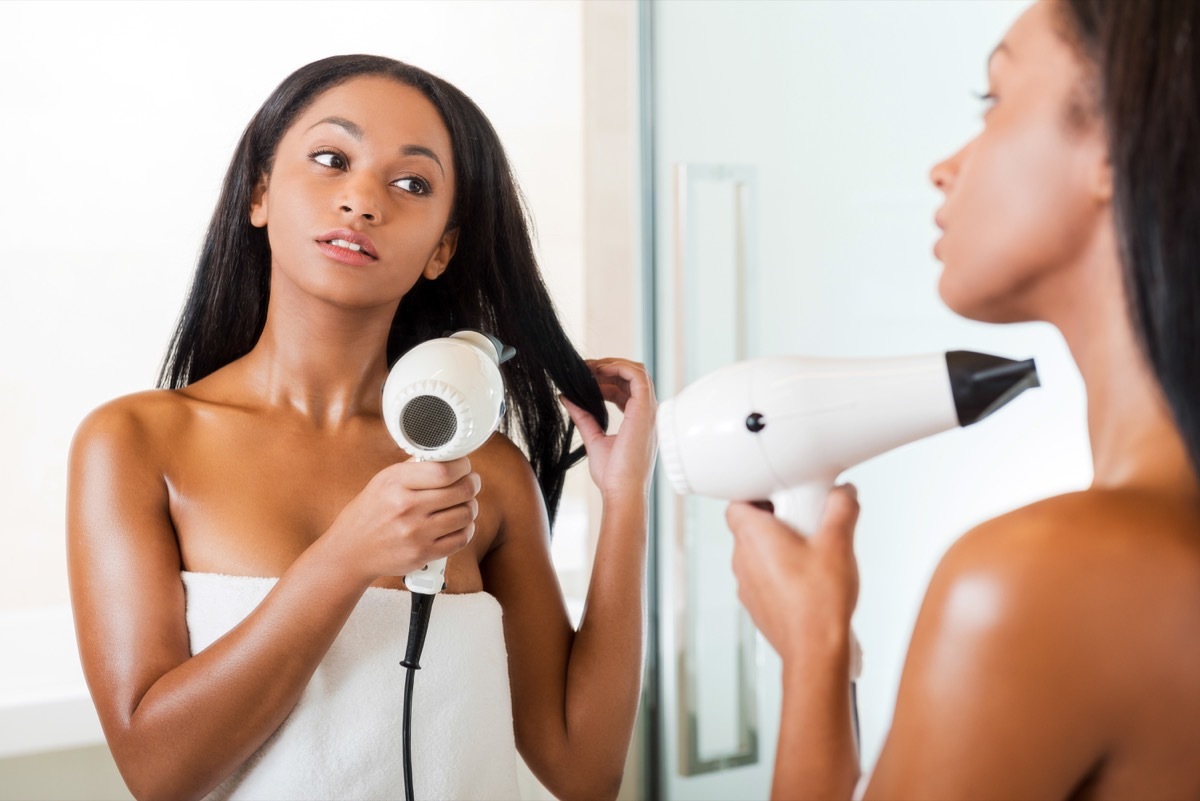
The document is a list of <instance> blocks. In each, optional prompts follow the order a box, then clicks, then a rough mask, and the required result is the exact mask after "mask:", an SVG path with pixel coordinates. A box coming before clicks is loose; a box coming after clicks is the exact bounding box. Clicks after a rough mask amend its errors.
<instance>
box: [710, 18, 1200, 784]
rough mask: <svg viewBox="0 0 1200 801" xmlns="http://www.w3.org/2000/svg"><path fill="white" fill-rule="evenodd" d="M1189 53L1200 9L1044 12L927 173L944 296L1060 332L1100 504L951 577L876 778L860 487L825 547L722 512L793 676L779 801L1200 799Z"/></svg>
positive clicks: (1069, 503)
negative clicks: (857, 548)
mask: <svg viewBox="0 0 1200 801" xmlns="http://www.w3.org/2000/svg"><path fill="white" fill-rule="evenodd" d="M1198 35H1200V4H1197V3H1195V2H1194V1H1193V0H1138V1H1137V2H1118V1H1117V0H1112V1H1111V2H1109V1H1106V0H1039V2H1037V3H1035V4H1033V5H1031V6H1030V7H1029V8H1028V9H1027V10H1026V12H1025V13H1024V14H1023V15H1022V16H1021V17H1020V18H1019V19H1018V20H1017V22H1016V23H1015V24H1014V25H1013V26H1012V28H1011V29H1010V30H1009V31H1008V33H1007V34H1006V35H1005V36H1004V38H1003V40H1002V41H1001V42H1000V43H999V45H998V46H997V47H996V49H995V51H994V52H993V53H992V54H991V57H990V59H989V61H988V84H989V88H988V91H987V93H986V96H985V102H986V107H985V108H986V110H985V113H984V122H983V128H982V130H981V132H980V133H979V134H978V135H977V136H976V137H975V138H974V139H972V140H971V141H970V142H968V143H967V144H966V145H965V146H964V147H963V148H962V149H961V150H959V151H958V152H957V153H955V154H954V155H952V156H951V157H950V158H948V159H946V160H945V161H943V162H941V163H940V164H938V165H936V166H935V167H934V168H933V171H932V180H933V182H934V184H935V185H936V186H937V187H938V189H939V190H941V192H942V193H943V194H944V196H945V200H944V203H943V205H942V206H941V208H940V209H939V211H938V213H937V223H938V225H939V227H940V228H941V229H942V231H943V234H942V237H941V239H940V240H939V241H938V243H937V245H936V248H935V252H936V255H937V256H938V258H939V259H940V260H941V262H942V263H943V265H944V271H943V273H942V277H941V281H940V285H939V290H940V293H941V296H942V298H943V299H944V300H945V302H946V303H947V305H949V307H950V308H951V309H953V310H954V311H956V312H957V313H959V314H961V315H963V316H964V317H968V318H971V319H974V320H981V321H986V322H995V323H1007V322H1020V321H1028V320H1043V321H1047V322H1050V323H1051V324H1053V325H1055V326H1056V327H1057V328H1058V329H1059V330H1060V331H1061V332H1062V335H1063V337H1064V339H1065V340H1066V342H1067V344H1068V346H1069V348H1070V350H1071V353H1072V356H1073V358H1074V360H1075V362H1076V364H1077V365H1078V367H1079V370H1080V372H1081V374H1082V376H1083V379H1084V382H1085V385H1086V389H1087V396H1088V429H1089V434H1090V440H1091V446H1092V457H1093V466H1094V479H1093V481H1092V484H1091V486H1090V487H1088V488H1087V489H1085V490H1082V491H1079V492H1075V493H1071V494H1067V495H1063V496H1059V497H1054V498H1050V499H1047V500H1044V501H1041V502H1038V503H1035V504H1032V505H1030V506H1028V507H1025V508H1022V509H1018V510H1016V511H1013V512H1011V513H1009V514H1006V515H1003V516H1001V517H998V518H996V519H994V520H990V521H987V522H985V523H983V524H981V525H980V526H978V527H977V528H975V529H974V530H972V531H970V532H967V533H966V535H965V536H964V537H962V539H961V540H959V541H958V542H957V543H956V544H955V545H954V546H953V547H951V548H950V550H949V551H948V552H947V553H946V555H945V557H944V558H943V560H942V561H941V563H940V565H939V566H938V568H937V570H936V572H935V574H934V576H933V579H932V581H931V583H930V585H929V588H928V591H927V594H926V597H925V600H924V603H923V605H922V608H921V611H920V614H919V616H918V619H917V623H916V626H915V629H914V632H913V636H912V642H911V644H910V647H909V651H908V655H907V659H906V662H905V665H904V671H903V675H902V677H901V682H900V687H899V692H898V698H897V701H896V709H895V713H894V717H893V721H892V727H891V730H890V732H889V734H888V736H887V739H886V742H885V744H884V746H883V749H882V751H881V754H880V756H879V759H878V761H877V763H876V764H875V765H874V766H873V770H872V771H871V773H870V775H869V776H868V777H866V778H861V777H860V776H859V768H858V764H857V758H856V755H855V746H854V741H853V735H852V731H851V721H850V716H849V714H848V709H847V704H846V700H845V699H846V677H847V670H848V661H849V658H850V657H849V649H850V634H849V631H850V618H851V615H852V613H853V611H854V607H855V603H856V600H857V594H858V572H857V567H856V563H855V559H854V552H853V532H854V524H855V520H856V518H857V514H858V508H859V507H858V500H857V498H856V493H855V491H854V488H853V487H842V488H839V489H836V490H834V491H833V492H832V493H831V494H830V497H829V499H828V502H827V505H826V510H825V516H824V519H823V521H822V523H821V526H820V527H819V530H817V531H816V532H810V533H811V534H812V535H813V536H812V537H811V538H808V539H802V538H799V537H796V536H795V534H794V532H792V531H790V530H788V529H787V528H786V527H785V526H783V525H781V524H780V523H778V522H777V521H776V520H775V519H774V517H773V516H772V515H771V514H770V513H769V512H767V511H764V510H762V509H759V508H756V507H755V506H753V505H749V504H732V505H731V506H730V508H729V510H728V515H727V518H728V521H729V524H730V527H731V529H732V530H733V532H734V537H735V555H734V569H735V571H736V572H737V575H738V579H739V587H740V595H741V598H742V600H743V602H744V603H745V604H746V606H747V607H748V608H749V610H750V612H751V614H752V615H753V617H754V619H755V620H756V622H757V623H758V625H759V627H760V628H761V630H762V631H763V633H764V634H765V635H766V637H767V638H768V639H769V640H770V641H771V642H772V644H773V645H774V646H775V647H776V649H777V650H778V651H779V652H780V654H781V655H782V657H783V664H784V700H783V713H782V714H783V717H782V723H781V733H780V737H779V744H778V754H777V758H776V762H775V775H774V785H773V796H774V797H775V798H779V799H795V798H849V797H851V795H852V793H854V791H855V789H856V785H857V791H858V793H859V794H862V795H865V797H866V798H868V799H874V798H879V799H897V798H956V799H963V798H1003V799H1019V798H1113V799H1127V798H1195V797H1197V796H1200V725H1197V721H1200V681H1197V677H1198V676H1200V488H1198V485H1197V472H1196V467H1197V465H1198V464H1200V360H1198V359H1197V351H1198V349H1200V328H1198V323H1200V316H1198V315H1197V311H1196V310H1197V309H1198V308H1200V49H1198V43H1197V41H1196V37H1197V36H1198ZM931 491H933V492H935V491H936V488H931ZM864 502H865V503H870V499H869V498H864ZM867 647H868V652H869V643H868V644H867ZM868 669H869V662H868Z"/></svg>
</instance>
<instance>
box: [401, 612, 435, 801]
mask: <svg viewBox="0 0 1200 801" xmlns="http://www.w3.org/2000/svg"><path fill="white" fill-rule="evenodd" d="M409 595H410V596H411V598H412V612H411V613H410V614H409V617H408V648H407V650H406V651H405V652H404V661H403V662H401V663H400V664H401V666H403V667H404V668H406V673H407V675H406V676H405V677H404V718H403V726H402V730H403V738H404V798H405V800H406V801H413V799H414V796H413V780H412V698H413V677H414V676H416V673H417V671H418V670H420V669H421V650H422V649H424V647H425V632H426V631H428V630H429V613H430V611H431V610H432V609H433V599H434V598H436V597H437V596H436V595H426V594H425V593H423V592H410V593H409Z"/></svg>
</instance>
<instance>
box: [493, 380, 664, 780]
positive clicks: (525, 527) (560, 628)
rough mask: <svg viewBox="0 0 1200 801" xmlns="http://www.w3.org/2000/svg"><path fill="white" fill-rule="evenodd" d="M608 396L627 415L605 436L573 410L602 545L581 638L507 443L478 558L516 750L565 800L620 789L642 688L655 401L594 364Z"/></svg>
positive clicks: (527, 477) (538, 513) (638, 383)
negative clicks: (485, 545)
mask: <svg viewBox="0 0 1200 801" xmlns="http://www.w3.org/2000/svg"><path fill="white" fill-rule="evenodd" d="M592 366H593V370H594V371H595V373H596V375H597V379H598V380H599V382H600V385H601V390H602V392H603V394H604V397H605V399H606V400H608V401H610V402H612V403H614V404H616V405H617V406H618V407H619V408H621V409H622V411H623V412H624V420H623V422H622V424H621V428H620V431H619V432H618V433H617V434H616V435H612V436H609V435H606V434H605V433H604V432H603V431H601V430H600V428H599V426H598V425H597V424H596V422H595V421H594V420H593V419H592V418H591V417H590V415H587V413H586V412H582V411H581V410H579V409H577V408H575V407H573V406H572V405H570V404H568V405H567V407H568V410H569V411H570V413H571V416H572V418H573V419H574V420H575V423H576V425H577V426H578V428H579V430H580V433H581V435H582V437H583V440H584V443H585V445H586V447H587V449H588V459H589V465H590V469H591V473H592V476H593V479H594V480H595V481H596V483H597V485H598V486H599V487H600V490H601V493H602V496H603V498H604V512H603V516H602V518H601V523H600V536H599V542H598V544H597V547H596V554H595V560H594V567H593V569H592V576H591V581H590V583H589V587H588V595H587V600H586V606H585V609H584V614H583V619H582V620H581V622H580V627H579V631H578V632H574V631H572V629H571V625H570V622H569V620H568V618H567V614H566V609H565V606H564V603H563V599H562V594H561V590H560V589H559V585H558V581H557V578H556V577H555V575H554V569H553V566H552V564H551V561H550V551H549V537H548V531H547V529H548V526H547V521H546V517H545V511H544V506H543V504H542V502H541V495H540V492H539V490H538V487H537V483H536V481H535V480H534V476H533V474H532V471H531V470H530V469H529V466H528V464H527V463H526V462H525V461H524V457H523V456H521V454H520V453H519V452H518V451H516V449H515V447H513V446H511V445H509V446H508V454H507V458H506V459H505V460H504V461H505V462H506V463H507V466H506V468H505V469H504V470H503V471H500V475H498V476H497V481H498V482H499V483H501V484H502V486H501V487H498V488H496V490H497V491H496V493H495V494H496V496H497V497H502V498H503V499H504V500H503V501H502V503H503V506H504V520H503V523H502V530H501V534H500V537H498V543H499V544H498V545H497V546H496V547H495V548H494V549H493V550H492V552H491V553H489V554H488V556H487V558H486V559H485V560H484V562H483V565H482V567H483V572H484V586H485V587H486V588H487V589H488V590H489V591H490V592H492V593H493V594H495V595H496V597H497V598H498V599H499V600H500V603H501V604H502V606H503V607H504V627H505V639H506V641H507V645H508V653H509V669H510V677H511V683H512V691H513V714H514V723H515V728H516V737H517V745H518V747H519V748H520V750H521V753H522V755H523V756H524V757H525V760H526V762H527V763H528V764H529V766H530V768H531V769H532V770H533V772H534V774H535V775H536V776H537V777H538V778H539V779H540V780H541V781H542V782H543V783H544V784H545V785H546V787H547V788H548V789H549V790H550V791H551V792H553V793H554V794H555V795H556V796H557V797H560V798H588V799H596V798H612V797H615V796H616V794H617V791H618V789H619V788H620V784H621V778H622V775H623V773H624V767H625V759H626V755H627V752H628V748H629V741H630V738H631V737H632V734H633V724H634V719H635V717H636V715H637V706H638V696H639V693H640V690H641V679H642V669H643V653H644V645H645V643H644V622H645V614H646V612H645V609H646V607H645V603H646V599H645V560H646V523H647V520H646V516H647V504H648V501H647V499H648V493H649V481H650V475H651V471H652V469H653V464H654V454H655V440H654V415H655V409H656V407H655V401H654V394H653V388H652V386H651V384H650V380H649V377H648V376H647V375H646V372H645V369H644V368H642V367H641V365H637V364H634V363H632V362H626V361H623V360H617V359H606V360H600V361H597V362H593V363H592Z"/></svg>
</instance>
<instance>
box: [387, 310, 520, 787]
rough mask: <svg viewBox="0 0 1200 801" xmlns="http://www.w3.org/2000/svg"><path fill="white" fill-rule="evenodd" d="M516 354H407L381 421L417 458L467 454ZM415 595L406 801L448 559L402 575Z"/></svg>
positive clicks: (391, 374)
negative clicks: (425, 665) (416, 684)
mask: <svg viewBox="0 0 1200 801" xmlns="http://www.w3.org/2000/svg"><path fill="white" fill-rule="evenodd" d="M515 354H516V351H515V350H514V349H513V348H511V347H507V346H505V345H502V344H500V342H499V340H497V339H496V338H495V337H491V336H488V335H487V334H481V333H479V332H478V331H458V332H457V333H454V334H450V335H448V336H444V337H441V338H439V339H431V340H428V341H427V342H422V343H421V344H420V345H417V346H416V347H414V348H412V349H411V350H409V351H408V352H407V353H405V354H404V355H403V356H401V357H400V359H399V360H398V361H397V362H396V363H395V364H394V365H392V369H391V370H390V371H388V376H387V380H386V381H384V384H383V421H384V424H385V425H386V426H387V430H388V432H389V433H390V434H391V435H392V438H393V439H394V440H396V442H397V444H399V445H400V447H401V448H403V449H404V450H405V451H407V452H408V453H409V454H410V455H411V456H412V458H413V459H416V460H419V461H431V462H448V461H450V460H451V459H458V458H460V457H462V456H466V455H467V454H469V453H470V452H471V451H473V450H475V449H476V448H478V447H479V446H480V445H482V444H483V443H484V442H485V441H487V438H488V437H490V436H491V435H492V432H493V431H495V430H496V427H497V426H499V425H500V420H501V419H502V418H503V417H504V379H503V378H502V377H501V376H500V365H501V364H502V363H503V362H506V361H508V360H509V359H511V358H512V357H513V356H514V355H515ZM404 585H405V586H406V587H408V589H409V590H411V592H412V594H411V601H412V609H411V612H410V615H409V621H408V646H407V649H406V651H405V655H404V661H402V662H401V663H400V664H401V665H403V666H404V667H405V668H407V671H406V676H405V679H404V719H403V721H402V723H401V728H402V740H403V749H404V750H403V763H404V797H405V798H406V799H408V800H409V801H412V799H413V797H414V792H413V781H412V697H413V674H414V673H416V671H417V670H419V669H420V667H421V650H422V649H423V648H424V647H425V632H426V631H428V629H429V617H430V613H431V611H432V609H433V599H434V598H435V597H436V596H437V593H439V592H441V591H442V590H443V589H444V588H445V586H446V559H445V558H442V559H435V560H434V561H432V562H430V563H429V564H427V565H425V566H424V567H422V568H421V569H420V570H416V571H414V572H412V573H409V574H408V575H407V576H405V577H404Z"/></svg>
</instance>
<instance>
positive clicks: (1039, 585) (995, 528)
mask: <svg viewBox="0 0 1200 801" xmlns="http://www.w3.org/2000/svg"><path fill="white" fill-rule="evenodd" d="M968 588H970V591H964V590H967V589H968ZM981 593H982V594H986V595H988V597H990V598H992V599H993V600H994V601H995V603H993V604H990V605H989V606H988V613H987V615H985V618H986V619H984V620H976V619H974V618H972V614H973V613H974V612H975V611H978V609H979V608H980V606H979V605H978V604H974V603H972V602H969V599H971V598H974V599H975V600H978V596H980V595H981ZM927 604H928V605H929V606H932V607H933V609H931V610H930V611H931V612H932V613H933V614H934V615H935V616H937V617H939V618H942V619H943V621H944V622H949V621H952V620H958V621H966V622H968V624H969V625H970V626H971V627H972V628H974V626H975V625H976V624H983V625H985V626H987V627H988V628H991V629H995V628H996V627H997V626H1000V627H1011V628H1013V629H1014V630H1020V629H1025V628H1027V627H1030V626H1036V627H1041V628H1048V630H1049V629H1052V628H1053V627H1060V630H1061V631H1062V632H1063V633H1066V632H1067V631H1068V630H1075V634H1074V635H1073V639H1075V641H1076V642H1079V637H1078V635H1079V634H1080V630H1079V629H1078V626H1079V624H1081V623H1084V622H1086V620H1088V619H1096V618H1097V617H1100V616H1102V617H1103V619H1104V620H1105V625H1104V626H1103V627H1096V628H1095V629H1094V630H1095V631H1097V632H1098V633H1099V632H1103V636H1102V637H1101V638H1100V644H1103V643H1111V642H1112V637H1113V635H1119V634H1121V633H1123V632H1122V629H1125V630H1126V631H1125V632H1124V633H1132V632H1135V631H1137V630H1139V628H1144V625H1145V621H1146V620H1147V619H1158V620H1162V621H1164V624H1165V619H1166V618H1170V619H1171V620H1174V621H1176V623H1177V625H1178V626H1180V627H1183V628H1185V629H1189V630H1190V629H1192V628H1194V629H1195V631H1194V632H1193V633H1194V634H1195V635H1198V636H1200V510H1197V509H1196V508H1195V502H1194V500H1193V499H1190V498H1184V497H1175V496H1172V495H1170V494H1168V493H1159V492H1152V491H1144V490H1134V489H1115V490H1108V489H1105V490H1096V489H1090V490H1085V491H1081V492H1075V493H1069V494H1066V495H1060V496H1056V497H1054V498H1049V499H1046V500H1044V501H1039V502H1037V503H1034V504H1031V505H1029V506H1025V507H1022V508H1020V509H1017V510H1014V511H1012V512H1009V513H1008V514H1005V515H1001V516H999V517H997V518H994V519H992V520H989V521H987V522H985V523H983V524H981V525H979V526H977V527H975V528H974V529H972V530H971V531H969V532H968V533H967V534H965V535H964V536H963V537H962V538H961V539H959V540H958V541H957V542H956V543H955V544H954V545H953V546H952V547H951V548H950V549H949V550H948V551H947V553H946V555H945V556H944V557H943V559H942V561H941V563H940V564H939V565H938V568H937V570H936V571H935V573H934V577H933V580H932V581H931V583H930V589H929V593H928V595H927ZM1187 610H1197V611H1196V612H1195V613H1190V612H1188V611H1187ZM1164 616H1165V617H1164Z"/></svg>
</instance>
